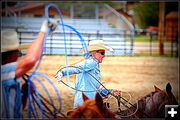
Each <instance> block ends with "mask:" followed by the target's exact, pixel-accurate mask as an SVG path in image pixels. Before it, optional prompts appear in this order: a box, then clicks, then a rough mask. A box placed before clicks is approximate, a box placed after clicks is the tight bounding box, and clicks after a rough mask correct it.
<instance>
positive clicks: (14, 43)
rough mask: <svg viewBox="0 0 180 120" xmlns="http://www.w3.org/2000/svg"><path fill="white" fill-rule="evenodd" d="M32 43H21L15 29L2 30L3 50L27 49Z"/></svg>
mask: <svg viewBox="0 0 180 120" xmlns="http://www.w3.org/2000/svg"><path fill="white" fill-rule="evenodd" d="M29 46H30V44H26V45H19V39H18V35H17V32H16V31H14V30H2V31H1V52H7V51H12V50H21V49H27V48H28V47H29Z"/></svg>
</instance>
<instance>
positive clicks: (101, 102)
mask: <svg viewBox="0 0 180 120" xmlns="http://www.w3.org/2000/svg"><path fill="white" fill-rule="evenodd" d="M95 101H96V105H97V106H98V108H99V109H100V110H102V109H103V100H102V97H101V96H100V95H99V93H98V92H97V93H96V97H95Z"/></svg>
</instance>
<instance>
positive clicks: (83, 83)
mask: <svg viewBox="0 0 180 120" xmlns="http://www.w3.org/2000/svg"><path fill="white" fill-rule="evenodd" d="M87 49H88V51H89V52H90V56H89V58H88V59H85V60H84V61H81V62H79V63H77V64H75V65H74V67H69V68H68V69H67V68H63V69H61V70H60V71H58V72H57V74H56V76H55V77H56V78H57V79H58V80H59V81H61V80H62V77H63V76H66V75H68V74H69V75H72V74H77V76H76V84H75V88H76V89H77V91H76V94H75V98H74V108H77V107H78V106H79V105H82V103H83V98H82V92H80V91H93V92H85V95H86V96H87V97H88V98H90V99H93V98H95V93H96V92H97V91H96V90H98V89H99V87H100V84H99V82H98V81H100V80H101V76H100V68H99V67H100V66H99V63H102V61H103V58H104V57H105V51H111V50H112V48H110V47H109V46H106V45H105V44H104V42H103V40H92V41H90V42H89V45H88V46H87ZM85 51H86V48H83V49H81V50H80V53H82V52H85ZM84 71H86V72H84ZM78 90H80V91H78Z"/></svg>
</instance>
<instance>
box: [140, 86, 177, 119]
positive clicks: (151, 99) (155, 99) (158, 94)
mask: <svg viewBox="0 0 180 120" xmlns="http://www.w3.org/2000/svg"><path fill="white" fill-rule="evenodd" d="M154 88H155V91H154V92H152V93H150V94H148V95H147V96H145V97H143V98H142V99H141V102H140V101H139V105H140V106H139V107H140V109H142V110H143V111H144V112H145V113H146V114H147V115H148V116H145V117H164V116H165V105H175V104H178V103H177V101H176V99H175V97H174V95H173V93H172V92H171V90H172V87H171V85H170V83H168V84H167V85H166V89H165V90H161V89H160V88H158V87H156V86H154ZM141 103H143V104H141Z"/></svg>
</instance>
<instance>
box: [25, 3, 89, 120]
mask: <svg viewBox="0 0 180 120" xmlns="http://www.w3.org/2000/svg"><path fill="white" fill-rule="evenodd" d="M50 7H54V8H56V10H57V11H58V14H59V16H60V20H61V21H60V22H61V23H59V25H60V26H62V29H63V35H64V47H65V56H66V66H68V57H67V48H66V34H65V29H64V27H68V28H70V29H71V30H73V31H74V32H75V33H76V34H77V36H78V37H79V38H80V41H81V44H82V47H83V48H85V49H84V50H85V52H84V54H83V55H84V56H85V58H87V57H88V56H89V52H88V50H87V48H86V44H85V41H84V39H83V38H82V36H81V34H80V33H79V32H78V31H77V30H76V29H75V28H73V27H72V26H70V25H66V24H64V23H63V19H62V14H61V12H60V10H59V8H58V7H57V6H56V5H54V4H49V5H47V6H46V7H45V17H46V19H47V20H48V21H49V15H48V10H49V8H50ZM50 30H51V27H49V28H48V31H47V32H46V34H45V37H44V43H43V48H42V52H41V56H40V59H39V62H38V64H37V66H36V67H35V69H34V70H33V72H32V73H31V74H30V75H29V76H28V78H27V85H28V118H31V116H32V115H33V116H34V118H38V117H39V115H38V112H37V110H36V104H37V106H38V108H39V109H40V111H41V117H42V118H44V114H49V115H51V116H55V115H56V114H58V113H60V111H61V103H62V102H61V98H60V94H59V92H58V90H57V88H56V86H55V85H54V84H53V82H52V81H51V80H50V79H49V78H48V77H47V76H45V75H43V74H42V73H39V72H36V71H37V69H38V68H39V66H40V63H41V60H42V57H43V52H44V50H45V49H46V46H45V45H46V39H47V37H48V34H49V32H50ZM35 75H36V76H37V75H38V76H40V77H43V78H44V79H46V80H48V82H49V83H50V84H51V85H52V86H53V88H54V90H55V92H56V94H57V96H58V101H59V104H60V107H59V109H56V108H55V107H54V106H53V108H54V113H48V112H47V111H46V110H44V109H43V106H42V103H43V101H42V100H41V98H42V96H41V95H40V94H39V93H38V91H37V89H36V86H35V85H34V82H33V81H32V78H34V79H35V80H37V81H38V82H39V83H40V84H41V86H42V87H43V89H44V90H45V92H46V93H47V96H48V98H49V99H50V103H51V105H53V104H54V103H53V100H52V99H51V97H50V94H49V93H48V91H47V89H46V87H45V86H44V85H43V83H42V82H41V80H40V79H38V77H36V76H35ZM68 76H69V75H68ZM68 83H69V84H70V80H69V79H68ZM31 86H32V87H33V90H34V93H35V95H36V97H37V100H36V99H35V98H34V96H33V95H32V94H31Z"/></svg>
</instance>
